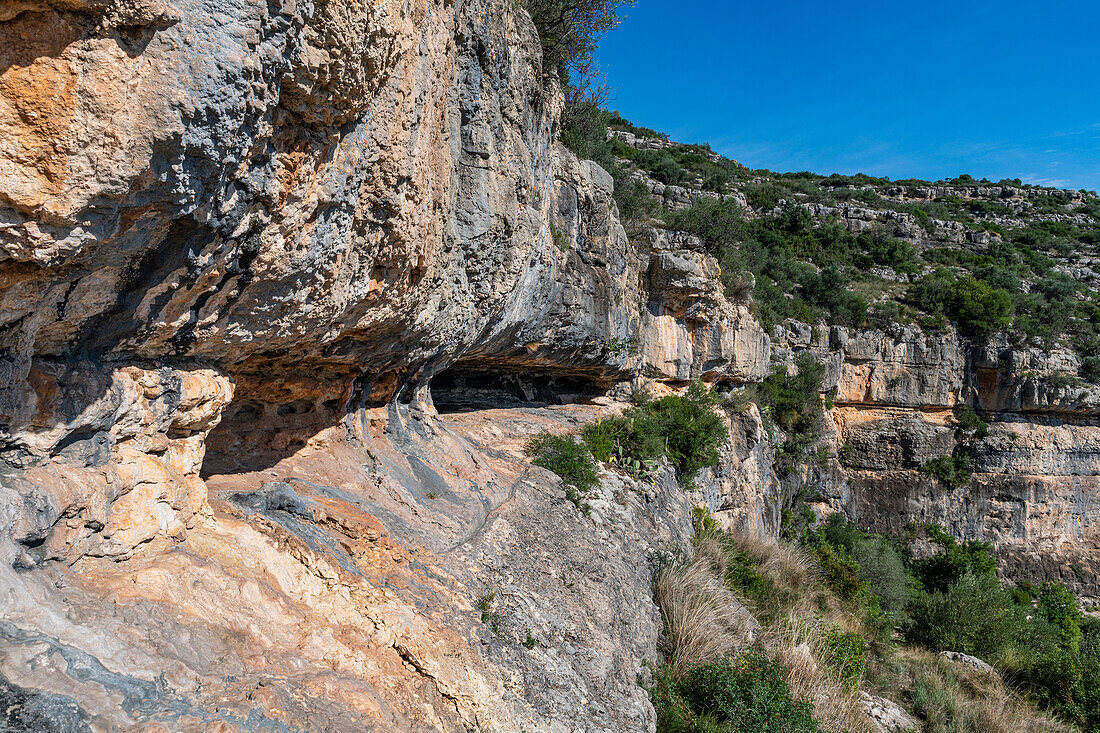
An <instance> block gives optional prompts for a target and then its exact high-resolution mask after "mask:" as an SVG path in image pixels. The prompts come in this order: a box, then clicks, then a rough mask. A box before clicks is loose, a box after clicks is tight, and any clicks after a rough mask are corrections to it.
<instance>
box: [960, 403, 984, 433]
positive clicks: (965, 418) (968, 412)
mask: <svg viewBox="0 0 1100 733" xmlns="http://www.w3.org/2000/svg"><path fill="white" fill-rule="evenodd" d="M955 425H956V427H958V429H959V430H961V431H963V432H964V433H966V434H967V435H968V436H970V437H972V438H974V439H975V440H981V439H982V438H984V437H985V436H987V435H989V423H987V422H986V421H985V420H983V419H982V418H981V417H980V416H979V415H978V413H977V412H975V411H974V408H973V407H971V406H970V405H964V406H963V407H957V408H955Z"/></svg>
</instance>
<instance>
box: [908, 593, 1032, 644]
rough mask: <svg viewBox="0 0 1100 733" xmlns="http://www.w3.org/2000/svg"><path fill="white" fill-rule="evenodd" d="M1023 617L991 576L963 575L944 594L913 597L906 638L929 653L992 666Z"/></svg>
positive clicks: (1016, 634)
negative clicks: (990, 662) (953, 655)
mask: <svg viewBox="0 0 1100 733" xmlns="http://www.w3.org/2000/svg"><path fill="white" fill-rule="evenodd" d="M1025 616H1026V612H1025V611H1024V610H1023V609H1021V608H1020V607H1019V606H1017V605H1016V603H1015V602H1014V601H1013V599H1012V596H1011V595H1010V594H1009V593H1008V592H1007V591H1005V590H1004V589H1003V588H1001V584H1000V583H999V582H998V581H997V578H996V576H994V575H992V574H987V575H974V574H972V573H968V574H966V575H964V576H963V577H962V578H961V579H960V580H959V581H958V582H957V583H954V584H953V585H951V586H950V587H949V588H948V589H947V591H946V592H945V591H933V592H927V591H923V592H921V593H920V594H918V595H917V597H916V598H915V599H914V601H913V604H912V608H911V610H910V620H909V623H908V624H907V626H906V629H905V637H906V639H908V640H909V641H911V642H915V643H917V644H921V645H923V646H926V647H929V648H930V649H932V650H934V651H956V652H963V653H965V654H972V655H974V656H976V657H980V658H982V659H986V660H991V659H992V660H995V659H996V658H997V657H998V656H1000V654H1001V653H1002V652H1004V651H1005V650H1006V649H1008V648H1009V647H1011V646H1013V645H1014V644H1015V642H1016V640H1017V639H1018V638H1020V636H1021V629H1022V627H1023V625H1024V624H1026V618H1025Z"/></svg>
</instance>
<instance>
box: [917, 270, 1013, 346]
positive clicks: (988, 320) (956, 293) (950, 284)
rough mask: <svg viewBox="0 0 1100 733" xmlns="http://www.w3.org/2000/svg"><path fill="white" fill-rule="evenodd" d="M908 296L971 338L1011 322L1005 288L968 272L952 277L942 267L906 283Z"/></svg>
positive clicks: (1010, 310)
mask: <svg viewBox="0 0 1100 733" xmlns="http://www.w3.org/2000/svg"><path fill="white" fill-rule="evenodd" d="M909 299H910V301H911V302H912V303H913V304H915V305H916V306H917V307H918V308H920V309H921V310H923V311H925V312H926V313H930V314H932V315H933V316H942V317H944V318H946V319H947V320H949V321H952V322H954V323H955V324H956V325H957V326H958V329H959V332H960V333H962V334H963V335H965V336H970V337H972V338H985V337H987V336H988V335H989V334H991V333H993V332H995V331H1003V330H1005V329H1007V328H1008V327H1009V326H1010V325H1011V323H1012V320H1011V317H1012V308H1013V305H1012V299H1011V298H1010V297H1009V296H1008V294H1007V293H1006V292H1005V291H1003V290H1000V289H997V288H994V287H992V286H990V285H989V283H987V282H985V281H984V280H978V279H976V278H974V277H972V276H970V275H967V276H965V277H963V278H959V279H956V278H955V275H954V274H953V273H952V272H951V271H950V270H947V269H944V268H940V269H938V270H936V271H935V272H933V273H932V274H930V275H928V276H926V277H924V278H923V279H921V280H920V281H919V282H917V283H916V284H914V285H913V286H912V287H910V289H909Z"/></svg>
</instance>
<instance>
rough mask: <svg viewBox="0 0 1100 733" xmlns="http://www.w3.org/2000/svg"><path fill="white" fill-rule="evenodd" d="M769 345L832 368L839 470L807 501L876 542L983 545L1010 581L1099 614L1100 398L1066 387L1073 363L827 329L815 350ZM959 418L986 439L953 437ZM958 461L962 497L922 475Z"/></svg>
mask: <svg viewBox="0 0 1100 733" xmlns="http://www.w3.org/2000/svg"><path fill="white" fill-rule="evenodd" d="M780 336H781V338H780V339H778V341H777V345H776V351H777V353H783V348H782V345H783V344H786V345H792V343H796V342H799V341H802V342H806V343H805V344H804V346H803V347H804V348H810V349H812V350H814V351H815V353H817V355H818V358H819V359H821V360H822V361H823V362H825V363H826V364H827V365H828V366H829V368H828V369H827V375H828V377H829V379H828V381H827V384H826V385H825V386H826V388H827V389H832V390H834V394H835V404H836V407H835V408H834V409H833V410H831V411H830V415H829V417H830V421H831V423H832V424H833V425H834V426H835V428H836V435H837V437H836V441H837V447H838V455H839V458H840V461H841V463H842V464H843V465H844V466H845V469H846V470H845V471H844V473H843V474H842V476H843V478H842V479H841V480H839V481H835V480H834V481H832V482H825V483H826V484H827V485H825V486H823V487H822V488H821V490H820V491H819V492H818V495H819V498H821V499H822V500H823V502H824V503H825V504H826V505H829V506H830V507H831V508H832V509H834V510H843V511H846V512H847V513H848V514H849V515H851V516H853V517H854V518H856V519H858V520H860V521H861V522H862V523H864V524H866V525H868V526H871V527H874V528H876V529H878V530H880V531H885V532H891V531H897V530H900V529H901V528H903V527H904V526H905V525H906V524H908V523H909V522H911V521H918V522H921V521H927V522H935V523H938V524H942V525H944V526H945V527H947V528H948V529H949V530H950V531H951V532H952V533H953V534H955V535H956V536H959V537H967V538H972V539H983V540H986V541H990V542H992V543H993V544H994V546H995V547H996V548H997V549H998V552H999V554H1000V556H1001V559H1002V561H1003V568H1004V569H1005V571H1006V572H1008V573H1009V574H1010V575H1014V574H1019V575H1021V576H1024V577H1028V576H1030V577H1043V578H1053V579H1058V580H1060V581H1061V582H1063V583H1065V584H1066V585H1068V586H1069V587H1071V588H1073V589H1074V590H1075V592H1077V593H1078V594H1079V595H1081V596H1084V597H1085V598H1088V599H1090V600H1092V601H1093V602H1095V601H1096V599H1097V591H1096V588H1097V577H1098V576H1097V572H1098V570H1100V564H1098V563H1100V555H1098V554H1097V547H1098V540H1100V536H1098V534H1097V532H1098V531H1100V524H1098V515H1097V503H1096V501H1097V500H1096V497H1097V496H1098V492H1100V463H1098V462H1097V458H1096V457H1097V441H1098V435H1100V433H1098V431H1100V422H1098V421H1097V418H1096V408H1095V405H1096V404H1097V399H1098V398H1100V390H1098V389H1097V388H1096V387H1095V386H1089V385H1081V384H1077V383H1075V382H1072V381H1071V382H1069V383H1067V381H1066V380H1065V378H1064V375H1065V374H1066V373H1071V374H1072V373H1075V372H1076V369H1077V364H1076V360H1077V357H1076V356H1075V355H1073V354H1072V353H1067V352H1059V351H1052V352H1049V353H1048V352H1041V351H1038V350H1024V351H1020V350H1015V349H1013V348H1011V347H1010V346H1009V345H1008V344H1007V343H1005V342H1003V341H1001V342H997V341H996V340H994V341H992V342H991V343H989V344H987V345H985V346H983V347H976V346H973V345H970V344H968V343H966V342H964V341H961V340H960V339H958V338H957V337H956V336H955V335H954V334H953V333H945V334H942V335H938V336H932V335H929V334H924V333H922V332H921V331H920V330H918V329H916V328H899V329H897V330H895V331H894V332H893V333H884V332H882V331H863V332H857V333H851V334H849V333H847V332H846V331H845V330H844V329H834V333H832V335H831V336H830V338H829V339H828V340H827V342H826V340H825V339H820V340H819V341H818V342H817V343H813V342H810V341H807V339H806V338H805V337H800V336H798V335H797V334H786V333H784V334H780ZM962 405H970V406H973V407H974V408H976V409H977V410H978V411H979V412H980V413H981V415H983V416H984V418H985V419H986V420H988V422H989V435H988V436H987V437H983V438H980V439H978V438H976V436H973V435H969V436H968V435H966V434H964V433H963V432H962V431H961V430H960V429H959V427H958V424H957V420H956V419H955V415H954V408H956V407H959V406H962ZM964 450H965V452H966V453H967V454H968V455H969V456H971V457H972V467H971V469H972V471H973V480H972V481H971V482H970V483H969V484H968V485H967V486H964V487H957V488H952V487H950V486H948V485H946V484H945V483H944V482H942V481H941V480H939V479H936V478H934V477H932V476H930V475H927V474H926V473H924V472H922V471H921V469H922V467H924V466H925V464H927V463H928V462H929V461H931V460H933V459H935V458H937V457H940V456H951V455H952V454H957V453H960V451H964Z"/></svg>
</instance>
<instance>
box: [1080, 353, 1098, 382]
mask: <svg viewBox="0 0 1100 733" xmlns="http://www.w3.org/2000/svg"><path fill="white" fill-rule="evenodd" d="M1081 377H1082V378H1084V379H1087V380H1088V381H1090V382H1092V383H1093V384H1100V356H1086V357H1085V358H1084V359H1083V360H1082V361H1081Z"/></svg>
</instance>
